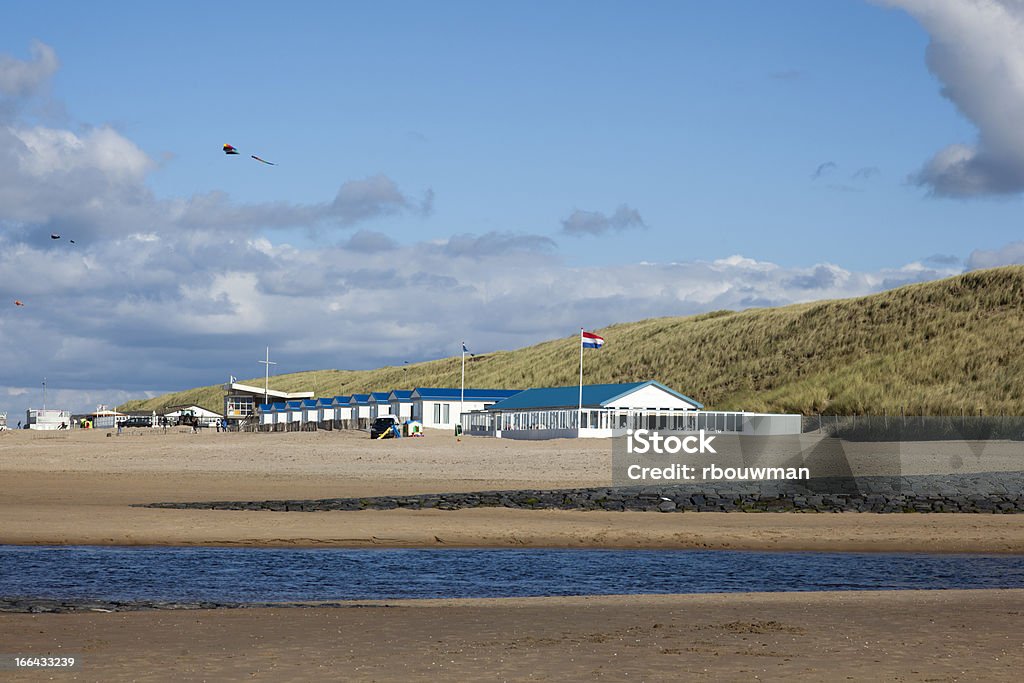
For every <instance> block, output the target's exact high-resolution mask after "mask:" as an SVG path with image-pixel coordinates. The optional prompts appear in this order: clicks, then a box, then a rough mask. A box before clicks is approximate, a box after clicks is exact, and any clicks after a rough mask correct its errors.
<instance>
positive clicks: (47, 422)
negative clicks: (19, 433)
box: [25, 408, 71, 430]
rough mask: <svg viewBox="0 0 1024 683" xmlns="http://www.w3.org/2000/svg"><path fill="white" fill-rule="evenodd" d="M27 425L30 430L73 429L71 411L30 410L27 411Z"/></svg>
mask: <svg viewBox="0 0 1024 683" xmlns="http://www.w3.org/2000/svg"><path fill="white" fill-rule="evenodd" d="M25 424H27V425H28V428H29V429H42V430H51V429H69V428H70V427H71V411H69V410H51V409H48V408H29V409H28V410H26V411H25Z"/></svg>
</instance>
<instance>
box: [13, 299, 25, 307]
mask: <svg viewBox="0 0 1024 683" xmlns="http://www.w3.org/2000/svg"><path fill="white" fill-rule="evenodd" d="M14 305H15V306H24V305H25V304H23V303H21V302H20V301H18V300H17V299H15V300H14Z"/></svg>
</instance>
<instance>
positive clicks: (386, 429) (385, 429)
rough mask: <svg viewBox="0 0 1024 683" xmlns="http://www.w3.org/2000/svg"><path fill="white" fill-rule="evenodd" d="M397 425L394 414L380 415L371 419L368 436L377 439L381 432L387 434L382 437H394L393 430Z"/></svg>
mask: <svg viewBox="0 0 1024 683" xmlns="http://www.w3.org/2000/svg"><path fill="white" fill-rule="evenodd" d="M397 427H398V418H397V417H395V416H394V415H381V416H380V417H378V418H377V419H376V420H374V421H373V424H371V425H370V438H371V439H377V438H381V435H382V434H387V436H384V437H383V438H385V439H390V438H392V437H394V435H395V433H394V430H395V428H397Z"/></svg>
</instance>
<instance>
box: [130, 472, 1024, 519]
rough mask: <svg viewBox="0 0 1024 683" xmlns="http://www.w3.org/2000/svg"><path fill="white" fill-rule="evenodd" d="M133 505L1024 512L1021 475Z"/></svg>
mask: <svg viewBox="0 0 1024 683" xmlns="http://www.w3.org/2000/svg"><path fill="white" fill-rule="evenodd" d="M135 507H149V508H170V509H176V510H265V511H270V512H328V511H337V510H353V511H354V510H392V509H395V508H404V509H410V510H427V509H437V510H458V509H463V508H477V507H506V508H516V509H528V510H614V511H641V512H885V513H890V512H910V513H913V512H936V513H941V512H966V513H994V514H1004V513H1008V514H1012V513H1021V512H1024V472H987V473H978V474H956V475H917V476H902V477H895V476H894V477H849V478H823V479H810V480H807V481H806V482H802V483H800V484H794V483H789V482H732V483H722V484H718V485H707V484H705V485H697V484H684V485H678V484H677V485H665V486H645V487H597V488H574V489H538V490H516V491H479V492H470V493H435V494H421V495H415V496H373V497H364V498H323V499H319V500H264V501H208V502H186V503H149V504H141V505H136V506H135Z"/></svg>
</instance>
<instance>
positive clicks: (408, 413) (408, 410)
mask: <svg viewBox="0 0 1024 683" xmlns="http://www.w3.org/2000/svg"><path fill="white" fill-rule="evenodd" d="M388 403H390V404H391V414H392V415H394V416H395V417H397V418H398V420H399V422H405V421H406V420H411V419H412V408H413V401H412V392H411V391H404V390H401V389H395V390H394V391H392V392H391V393H390V394H388Z"/></svg>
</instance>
